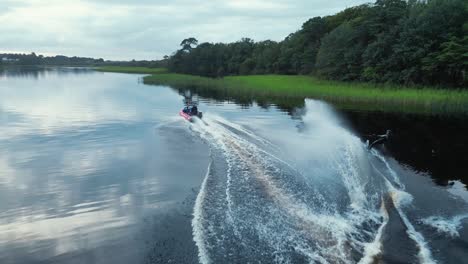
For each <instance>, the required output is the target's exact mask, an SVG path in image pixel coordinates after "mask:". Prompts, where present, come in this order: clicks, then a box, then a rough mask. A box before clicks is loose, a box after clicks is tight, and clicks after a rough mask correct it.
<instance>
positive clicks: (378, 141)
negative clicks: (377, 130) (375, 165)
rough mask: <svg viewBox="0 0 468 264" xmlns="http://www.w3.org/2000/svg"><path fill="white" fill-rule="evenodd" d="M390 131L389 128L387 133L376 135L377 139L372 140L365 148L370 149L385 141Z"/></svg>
mask: <svg viewBox="0 0 468 264" xmlns="http://www.w3.org/2000/svg"><path fill="white" fill-rule="evenodd" d="M391 133H392V131H391V130H387V133H385V134H383V135H377V139H376V140H374V142H372V143H371V144H370V145H369V146H368V147H367V148H368V149H372V148H373V147H374V146H375V145H379V144H383V143H385V142H387V140H388V138H389V137H390V134H391Z"/></svg>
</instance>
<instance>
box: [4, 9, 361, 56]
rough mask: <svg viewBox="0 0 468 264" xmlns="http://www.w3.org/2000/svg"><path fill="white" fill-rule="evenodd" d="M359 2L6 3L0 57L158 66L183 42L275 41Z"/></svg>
mask: <svg viewBox="0 0 468 264" xmlns="http://www.w3.org/2000/svg"><path fill="white" fill-rule="evenodd" d="M365 2H367V1H362V0H346V1H339V0H330V1H317V0H309V1H307V0H299V1H285V0H275V1H266V0H231V1H194V0H175V1H170V2H168V1H159V0H156V1H150V0H142V1H131V0H99V1H91V0H78V1H58V0H48V1H39V0H18V1H16V0H15V1H11V0H5V1H2V2H0V10H1V11H0V35H1V36H2V38H1V39H0V51H18V52H31V51H35V52H37V53H45V54H65V55H77V56H89V57H104V58H106V59H159V58H161V57H162V56H164V55H166V54H171V53H172V52H173V51H175V50H176V49H177V48H178V44H179V43H180V41H181V40H182V39H184V38H186V37H189V36H194V37H196V38H198V39H199V40H200V41H201V42H205V41H209V42H226V41H236V40H239V39H241V38H242V37H250V38H253V39H255V40H264V39H273V40H281V39H283V38H284V37H285V36H287V35H288V34H289V33H291V32H294V31H296V30H297V29H299V28H300V26H301V24H302V23H303V22H305V21H306V20H307V19H308V18H310V17H314V16H323V15H329V14H333V13H336V12H338V11H340V10H342V9H344V8H346V7H350V6H354V5H357V4H362V3H365Z"/></svg>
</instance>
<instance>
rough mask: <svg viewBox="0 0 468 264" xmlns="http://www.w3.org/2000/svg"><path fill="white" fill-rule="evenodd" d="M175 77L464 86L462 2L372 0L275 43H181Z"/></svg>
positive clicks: (467, 63) (467, 17)
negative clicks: (294, 77) (309, 77)
mask: <svg viewBox="0 0 468 264" xmlns="http://www.w3.org/2000/svg"><path fill="white" fill-rule="evenodd" d="M181 46H182V48H181V49H180V50H178V51H177V52H175V53H174V54H173V55H172V56H170V57H169V58H168V60H167V62H168V67H169V69H170V70H171V71H173V72H178V73H188V74H195V75H202V76H209V77H222V76H225V75H239V74H241V75H245V74H267V73H277V74H315V75H318V76H321V77H324V78H327V79H333V80H343V81H370V82H379V83H397V84H404V85H414V84H417V85H444V86H452V87H465V88H466V87H467V86H468V77H467V68H468V2H467V1H466V0H427V1H417V0H409V1H402V0H377V2H375V3H374V4H364V5H360V6H356V7H352V8H348V9H345V10H344V11H342V12H340V13H337V14H335V15H332V16H326V17H314V18H312V19H310V20H308V21H307V22H305V23H304V24H303V25H302V28H301V29H300V30H299V31H297V32H295V33H292V34H290V35H289V36H288V37H286V38H285V39H284V40H283V41H281V42H275V41H270V40H267V41H261V42H254V41H253V40H252V39H248V38H244V39H242V40H240V41H238V42H235V43H229V44H224V43H215V44H213V43H202V44H199V45H198V41H197V40H196V39H195V38H188V39H185V40H184V41H182V43H181Z"/></svg>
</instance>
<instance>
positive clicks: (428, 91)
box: [97, 66, 468, 115]
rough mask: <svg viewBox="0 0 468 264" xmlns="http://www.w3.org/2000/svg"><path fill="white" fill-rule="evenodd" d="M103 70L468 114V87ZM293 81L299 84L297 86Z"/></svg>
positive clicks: (193, 84)
mask: <svg viewBox="0 0 468 264" xmlns="http://www.w3.org/2000/svg"><path fill="white" fill-rule="evenodd" d="M97 70H99V71H109V72H121V73H140V74H151V75H148V76H145V77H144V78H143V82H144V83H145V84H152V85H169V86H173V87H175V88H182V89H192V88H196V89H204V90H211V91H216V92H220V93H223V94H224V95H225V96H226V97H228V98H229V97H234V98H235V97H239V96H241V97H245V96H249V97H251V98H252V99H256V98H262V97H263V98H270V99H273V100H275V99H285V98H289V99H294V98H295V99H305V98H312V99H322V100H325V101H327V102H330V103H332V104H334V105H336V106H337V107H338V108H342V109H348V110H358V111H382V112H397V113H412V114H429V115H446V114H449V115H467V114H468V90H460V89H458V90H457V89H448V88H432V87H421V88H415V87H403V86H395V85H393V86H392V85H383V84H379V85H377V84H371V83H353V82H349V83H348V82H338V81H328V80H322V79H318V78H315V77H312V76H306V75H247V76H229V77H225V78H220V79H212V78H208V77H201V76H194V75H186V74H176V73H168V72H167V70H166V69H162V68H154V69H152V68H144V67H118V66H116V67H112V68H111V69H109V68H98V69H97ZM292 87H294V88H292Z"/></svg>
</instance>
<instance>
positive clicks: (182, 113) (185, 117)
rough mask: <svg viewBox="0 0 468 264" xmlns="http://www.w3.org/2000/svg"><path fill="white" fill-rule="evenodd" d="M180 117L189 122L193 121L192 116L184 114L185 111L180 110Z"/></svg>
mask: <svg viewBox="0 0 468 264" xmlns="http://www.w3.org/2000/svg"><path fill="white" fill-rule="evenodd" d="M179 115H180V116H181V117H183V118H184V119H185V120H187V121H192V116H191V115H189V114H187V113H184V111H182V110H180V112H179Z"/></svg>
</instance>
